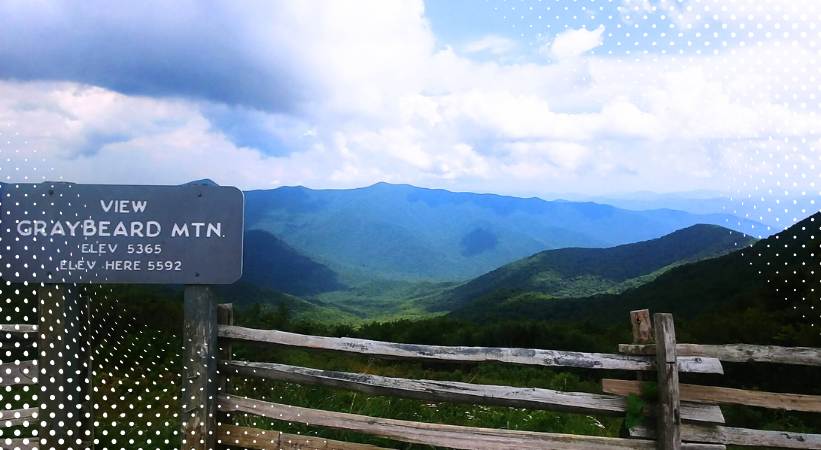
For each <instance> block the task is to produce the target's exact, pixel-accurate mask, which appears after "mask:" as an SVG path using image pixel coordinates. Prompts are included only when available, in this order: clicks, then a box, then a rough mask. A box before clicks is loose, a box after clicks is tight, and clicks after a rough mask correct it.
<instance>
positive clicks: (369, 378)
mask: <svg viewBox="0 0 821 450" xmlns="http://www.w3.org/2000/svg"><path fill="white" fill-rule="evenodd" d="M198 302H199V304H198V305H196V306H191V308H197V309H198V310H199V309H202V308H210V309H209V311H210V312H203V311H191V312H189V311H187V312H186V318H187V319H186V320H187V322H186V330H192V331H191V334H189V335H187V336H186V337H184V339H185V340H184V341H185V342H186V351H185V355H188V358H189V359H188V361H190V362H191V363H194V362H195V364H192V365H191V368H190V369H189V370H192V372H191V376H189V377H187V378H186V380H187V384H186V395H187V397H186V398H185V400H186V404H188V405H194V407H193V409H192V407H189V408H188V409H187V410H185V411H183V413H184V415H183V417H197V418H198V420H197V421H196V423H189V424H187V425H186V428H185V430H186V433H188V435H187V436H186V441H185V442H186V443H185V445H184V447H183V448H184V449H185V450H205V449H212V448H217V447H218V446H229V447H241V448H249V449H261V450H268V449H273V448H277V449H279V448H286V449H287V448H327V449H339V450H375V449H378V448H379V447H375V446H372V445H366V444H358V443H354V442H341V441H334V440H328V439H323V438H317V437H306V436H298V435H288V434H286V433H281V432H279V431H272V430H262V429H256V428H249V427H241V426H237V425H232V424H230V423H220V421H219V420H217V418H216V416H219V415H220V414H231V413H244V414H251V415H255V416H259V417H265V418H268V419H273V420H275V421H280V422H289V423H302V424H306V425H310V426H313V427H320V428H331V429H338V430H346V431H351V432H356V433H361V434H371V435H376V436H380V437H383V438H387V439H389V440H393V441H399V442H407V443H416V444H423V445H431V446H439V447H449V448H459V449H499V448H522V449H558V448H562V449H578V450H592V449H605V448H608V449H612V448H616V449H617V448H638V449H651V448H658V449H682V448H684V449H720V448H725V445H728V444H729V445H751V446H770V447H783V448H821V435H815V434H807V433H791V432H778V431H763V430H750V429H744V428H737V427H732V426H727V425H726V424H725V423H724V422H725V420H724V416H723V414H722V412H721V407H720V405H722V404H734V405H744V406H755V407H765V408H777V409H783V410H787V411H803V412H821V396H814V395H801V394H781V393H773V392H759V391H752V390H744V389H734V388H728V387H718V386H700V385H694V384H681V383H679V381H678V374H679V373H680V372H688V373H695V374H722V373H723V367H722V361H726V362H732V363H741V362H751V361H754V362H773V363H779V364H798V365H804V366H818V365H819V363H818V359H819V349H813V348H788V347H773V346H751V345H740V344H736V345H727V346H717V345H695V344H680V343H678V342H676V336H675V328H674V326H673V317H672V316H671V315H669V314H655V315H654V316H653V318H652V320H651V316H650V314H649V312H648V311H646V310H641V311H634V312H633V313H631V317H630V320H631V323H632V326H633V343H631V344H624V345H621V346H619V350H620V353H615V354H608V353H585V352H568V351H556V350H544V349H526V348H501V347H460V346H438V345H416V344H403V343H395V342H383V341H373V340H366V339H355V338H347V337H325V336H311V335H304V334H297V333H289V332H284V331H278V330H258V329H252V328H247V327H242V326H237V325H234V323H233V312H232V309H231V306H230V305H219V306H218V305H216V304H215V302H214V300H213V298H212V296H211V295H210V294H207V295H204V296H202V297H199V300H198ZM186 306H187V307H188V306H189V305H188V303H186ZM654 322H655V326H654ZM203 336H204V337H205V338H207V339H208V341H207V342H206V345H203V342H201V341H202V339H204V337H203ZM192 337H193V338H192ZM211 339H217V340H218V345H214V344H213V343H212V342H213V341H210V340H211ZM243 342H245V343H255V344H262V345H267V344H270V345H276V346H285V347H297V348H303V349H310V350H318V351H333V352H346V353H356V354H363V355H367V356H368V357H376V358H386V359H411V360H418V361H436V362H442V363H454V364H456V363H458V364H476V363H485V362H495V363H508V364H520V365H528V366H538V367H569V368H578V369H591V370H610V371H617V373H623V372H624V371H632V372H635V373H636V374H637V377H638V379H637V380H617V379H612V378H605V379H603V380H602V392H604V393H603V394H595V393H587V392H565V391H556V390H551V389H542V388H532V387H513V386H498V385H485V384H474V383H464V382H453V381H439V380H424V379H423V380H412V379H405V378H395V377H387V376H382V375H376V374H363V373H348V372H340V371H329V370H320V369H314V368H308V367H298V366H291V365H286V364H278V363H273V362H254V361H236V360H232V353H231V349H230V348H231V345H232V344H237V343H243ZM656 343H660V344H658V345H657V344H656ZM232 377H236V378H246V377H257V378H262V379H269V380H275V381H280V382H288V383H295V384H302V385H315V386H325V387H330V388H335V389H345V390H349V391H355V392H362V393H365V394H369V395H381V396H394V397H403V398H412V399H419V400H424V401H431V402H440V401H441V402H452V403H468V404H482V405H492V406H505V407H516V408H529V409H543V410H551V411H560V412H569V413H581V414H593V415H624V414H627V410H628V407H627V404H628V401H627V397H628V396H630V395H637V396H641V395H642V392H645V391H646V389H643V386H644V385H648V387H649V384H650V383H651V382H650V381H648V380H649V379H650V377H652V378H654V379H655V381H654V382H655V383H656V384H657V387H656V389H655V390H656V391H657V392H658V397H657V399H656V400H654V401H650V400H649V399H648V400H645V403H644V414H645V415H646V416H647V417H648V418H649V417H652V418H653V420H645V422H644V424H642V425H638V426H634V427H632V428H630V429H629V430H627V432H626V435H625V436H627V435H629V437H622V438H611V437H596V436H580V435H568V434H556V433H544V432H530V431H518V430H505V429H490V428H476V427H466V426H456V425H447V424H436V423H424V422H412V421H405V420H396V419H385V418H376V417H369V416H362V415H358V414H351V413H343V412H336V411H324V410H317V409H312V408H305V407H297V406H290V405H284V404H279V403H272V402H266V401H261V400H255V399H250V398H245V397H240V396H236V395H231V394H230V393H229V391H230V384H229V381H230V380H231V379H232ZM209 383H210V384H211V385H212V386H209V385H208V384H209ZM215 392H216V393H215ZM214 408H216V411H217V413H216V414H210V413H209V411H214V410H215V409H214ZM657 430H660V431H661V432H660V433H657Z"/></svg>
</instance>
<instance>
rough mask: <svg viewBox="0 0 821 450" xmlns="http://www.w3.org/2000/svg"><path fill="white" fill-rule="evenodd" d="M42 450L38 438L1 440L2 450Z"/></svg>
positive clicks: (0, 448) (0, 446) (0, 447)
mask: <svg viewBox="0 0 821 450" xmlns="http://www.w3.org/2000/svg"><path fill="white" fill-rule="evenodd" d="M38 448H40V445H39V442H38V439H37V438H33V437H31V438H14V439H9V438H0V450H37V449H38Z"/></svg>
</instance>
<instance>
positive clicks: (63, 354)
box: [0, 284, 94, 450]
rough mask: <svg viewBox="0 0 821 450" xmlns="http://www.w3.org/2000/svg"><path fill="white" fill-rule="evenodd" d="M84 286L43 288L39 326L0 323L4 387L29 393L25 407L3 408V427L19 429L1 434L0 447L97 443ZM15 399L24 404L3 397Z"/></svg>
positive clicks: (30, 449) (33, 449)
mask: <svg viewBox="0 0 821 450" xmlns="http://www.w3.org/2000/svg"><path fill="white" fill-rule="evenodd" d="M80 289H81V288H79V287H77V286H68V285H56V284H55V285H43V286H40V287H38V288H36V289H35V290H36V296H37V301H38V303H37V321H38V323H37V324H0V351H2V353H3V356H2V358H0V360H1V361H0V387H2V388H4V389H6V392H9V390H8V389H11V388H12V387H19V388H20V391H22V392H23V394H25V393H26V392H28V393H29V394H27V395H21V396H20V398H21V400H20V401H24V402H25V403H24V406H25V407H23V408H16V409H0V429H3V430H8V429H11V428H17V429H18V432H16V433H13V435H14V437H13V438H12V437H7V436H8V435H9V434H11V433H9V434H7V433H4V434H3V437H2V438H0V450H12V449H17V450H37V449H51V448H54V449H60V450H62V449H87V448H88V449H90V448H93V447H94V444H93V427H92V419H91V405H90V395H89V394H90V392H91V391H90V386H91V381H90V378H91V373H90V370H91V368H90V364H89V361H90V359H89V351H88V342H87V340H86V338H87V332H86V331H87V330H86V329H85V328H86V326H87V325H86V324H87V314H88V310H87V304H86V300H85V297H84V296H83V295H81V294H80V292H79V291H80ZM20 391H16V392H17V393H18V394H19V393H20ZM9 397H11V396H9ZM13 402H14V403H20V402H19V401H17V400H16V399H13V398H7V399H4V405H11V404H12V403H13ZM6 408H8V406H6Z"/></svg>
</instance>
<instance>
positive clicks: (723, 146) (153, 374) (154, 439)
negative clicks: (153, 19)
mask: <svg viewBox="0 0 821 450" xmlns="http://www.w3.org/2000/svg"><path fill="white" fill-rule="evenodd" d="M486 7H488V8H493V9H494V10H495V11H497V13H498V14H500V15H502V17H503V18H504V19H505V20H506V21H507V22H508V23H509V24H510V26H511V27H512V29H514V30H515V32H516V33H517V34H518V36H519V37H521V38H524V39H525V40H526V41H527V42H528V45H530V46H531V47H533V48H534V49H536V48H539V47H542V46H543V45H545V44H546V43H548V42H549V41H550V40H551V39H553V38H554V37H555V36H556V35H557V34H558V33H561V32H564V31H567V30H571V29H582V28H583V29H586V30H591V31H592V30H601V33H602V35H601V36H602V41H603V45H601V46H599V47H596V48H592V49H591V50H590V51H589V54H590V55H591V56H592V58H590V60H587V61H584V60H582V61H576V62H574V63H572V64H570V65H568V67H569V71H568V74H569V76H571V77H573V81H574V82H577V83H580V84H584V83H590V82H591V81H592V80H591V72H590V71H589V67H590V65H595V64H609V63H611V62H615V63H617V64H618V67H619V70H618V71H614V72H612V73H611V74H610V75H609V76H610V77H611V78H609V79H608V80H605V81H607V82H614V83H615V82H619V83H622V84H623V85H624V86H625V87H626V89H633V90H641V88H642V87H643V86H646V85H651V84H652V83H651V82H652V81H653V80H655V79H657V77H658V76H659V74H658V73H650V72H649V71H648V70H647V67H648V65H647V64H646V63H647V62H652V63H654V64H656V67H657V65H658V64H659V63H661V65H662V66H661V67H663V69H664V70H663V74H666V75H668V76H670V77H673V78H674V79H677V80H680V81H681V82H682V85H683V89H684V84H685V82H686V81H687V80H689V79H692V78H694V77H697V78H699V80H701V81H704V83H703V85H702V87H700V88H699V89H698V90H694V91H692V92H688V94H690V95H691V97H693V98H694V99H700V100H701V101H703V102H704V105H705V114H710V113H711V111H710V107H711V105H716V106H722V107H724V109H722V110H721V111H720V112H717V113H716V118H717V120H716V123H715V124H714V126H713V127H711V128H710V129H707V130H704V129H700V128H698V125H697V124H689V123H682V124H681V128H682V129H681V130H680V134H681V135H693V136H695V137H697V138H698V137H700V136H701V135H704V136H709V137H708V138H704V141H703V142H700V144H703V145H705V146H709V147H710V151H712V152H713V153H715V154H717V155H720V158H719V159H721V160H722V161H723V164H724V166H725V167H726V168H727V169H728V171H727V172H726V173H725V174H724V176H726V179H727V180H726V181H727V185H728V188H729V189H730V190H732V191H733V192H735V195H734V196H733V197H732V198H730V199H728V205H727V211H728V212H731V213H734V214H736V215H737V216H739V217H742V218H744V219H748V220H749V222H744V223H741V222H740V223H738V224H735V225H744V226H749V229H748V232H749V233H750V234H753V235H755V236H760V237H763V236H766V235H769V234H772V233H774V232H778V231H781V230H783V229H785V228H787V227H789V226H791V225H792V224H794V223H796V222H797V221H799V220H801V219H803V218H805V217H807V216H809V215H811V214H813V213H815V212H817V211H818V209H819V207H818V202H819V199H820V198H821V190H819V188H818V186H817V179H818V175H819V172H818V164H819V158H821V155H820V154H819V152H818V151H817V147H818V143H819V136H818V135H819V128H818V111H819V108H821V102H819V90H821V83H818V75H819V47H818V44H819V40H821V27H819V26H818V23H819V20H818V19H819V14H821V2H817V1H815V0H805V1H801V0H797V1H775V0H735V1H734V0H692V1H674V0H669V1H651V0H623V1H614V0H577V1H568V0H541V1H538V0H526V1H522V0H507V1H500V2H492V1H491V2H488V3H486ZM547 57H548V58H550V56H547ZM556 62H557V63H558V61H556ZM750 105H764V108H762V109H760V110H758V111H756V115H757V116H756V117H759V116H760V118H759V119H756V118H750V117H745V116H744V114H746V112H745V111H746V109H745V108H744V107H749V106H750ZM741 119H744V120H741ZM770 119H772V120H774V121H776V123H775V126H769V125H773V124H772V123H769V121H770ZM757 120H759V122H757ZM760 121H768V123H767V125H768V127H767V128H766V129H767V130H775V132H772V131H762V130H764V129H765V128H764V127H761V126H757V124H762V122H760ZM17 139H18V135H17V134H16V133H15V131H14V126H13V124H0V158H1V159H0V161H2V162H3V164H2V165H0V180H2V181H6V182H41V181H59V180H60V179H61V178H60V177H59V174H55V173H54V171H53V169H50V168H49V166H48V164H47V161H45V159H44V158H42V157H41V156H40V155H39V153H38V150H37V149H34V148H31V147H30V146H29V145H28V142H26V141H17ZM664 157H666V158H669V163H670V164H676V163H677V160H676V155H675V154H674V153H671V154H669V155H665V156H664ZM0 202H2V199H0ZM31 213H32V214H36V213H37V211H36V210H32V211H31ZM2 220H3V218H2V217H0V226H8V224H7V223H4V222H3V221H2ZM753 222H755V223H753ZM811 223H812V224H813V225H812V226H819V229H805V230H801V231H806V232H808V233H810V236H811V242H817V241H818V239H817V238H816V236H818V235H819V234H821V223H818V221H815V220H814V221H812V222H811ZM805 228H806V227H805ZM779 241H780V243H779V244H778V248H773V249H772V250H773V251H774V252H775V255H776V257H777V258H776V259H775V261H776V262H775V263H772V262H767V263H766V265H764V266H762V267H761V268H760V271H759V273H760V274H761V275H762V276H763V277H766V279H767V280H768V281H770V282H771V283H773V284H776V285H778V286H777V289H778V292H779V293H781V294H782V295H783V296H784V300H785V302H786V303H787V304H789V305H791V306H792V307H793V308H795V309H796V310H800V311H801V313H802V314H803V316H804V318H806V319H807V320H808V321H810V323H812V324H815V323H816V322H817V321H818V319H819V317H821V316H819V308H817V306H818V297H817V295H815V296H813V295H809V296H808V295H807V293H808V292H809V293H811V294H815V293H817V292H818V288H819V287H818V286H817V284H818V283H819V281H821V279H819V277H817V276H815V278H814V279H796V278H795V277H793V276H792V275H797V274H799V271H798V270H796V269H795V268H797V267H807V266H812V267H816V266H818V265H821V264H820V263H819V259H818V257H817V254H816V252H817V249H813V250H812V251H810V252H809V253H808V252H805V251H802V250H806V249H805V248H804V247H805V245H806V244H804V243H803V241H802V243H798V239H796V238H795V237H793V236H789V235H785V236H783V237H781V238H779ZM0 245H3V246H5V245H6V244H5V243H2V242H0ZM796 246H798V247H800V248H795V247H796ZM32 252H33V254H34V255H36V253H37V249H36V247H32ZM799 255H802V256H799ZM805 255H806V256H805ZM749 256H750V258H751V259H752V260H751V261H750V263H751V264H755V263H756V259H757V258H759V257H761V256H760V255H753V254H750V255H749ZM9 257H11V258H17V257H20V255H7V254H6V253H3V254H2V255H0V275H1V274H2V271H3V270H5V268H6V267H8V266H7V265H6V262H5V261H3V258H9ZM774 266H777V267H774ZM30 267H31V270H33V271H37V270H38V269H41V268H42V267H38V265H37V264H36V261H35V260H33V261H32V262H31V266H30ZM809 273H810V274H811V275H815V270H811V271H810V272H809ZM796 283H797V284H798V285H796ZM807 285H811V286H810V287H806V286H807ZM0 294H2V297H0V298H2V304H0V318H2V320H0V322H2V323H4V324H16V325H19V326H16V327H15V326H14V325H2V326H0V338H2V339H0V341H2V342H0V355H2V357H0V358H2V359H0V406H2V412H0V425H5V426H4V427H0V445H1V446H2V447H3V448H15V447H17V446H20V445H24V444H27V442H28V440H34V441H36V442H41V439H48V437H49V436H51V435H52V434H55V435H56V434H58V431H63V430H58V429H54V428H52V429H46V428H44V427H43V426H42V424H43V423H46V424H49V423H54V422H53V419H55V417H41V415H40V413H39V409H40V407H41V405H44V404H45V405H48V404H49V402H50V401H51V400H53V399H55V398H57V397H56V396H55V395H54V389H57V390H59V388H60V387H61V386H66V384H63V382H64V381H66V378H72V379H73V380H74V381H76V379H77V378H83V377H85V378H86V380H84V381H87V384H88V385H89V386H90V389H89V391H88V392H83V391H72V392H70V393H69V397H70V399H71V400H72V401H73V402H74V403H72V404H63V405H62V407H60V405H58V407H57V410H61V411H63V413H62V414H63V416H61V417H62V418H63V419H65V420H63V421H62V422H60V421H58V422H56V423H57V424H58V426H61V427H65V428H71V429H73V428H76V429H82V430H83V432H84V433H85V432H86V431H88V433H89V434H82V435H78V436H74V435H72V436H69V439H70V442H68V443H67V444H68V445H69V446H72V448H83V446H84V445H85V444H84V443H85V442H88V441H89V440H90V441H91V442H93V443H94V444H95V447H96V448H102V449H133V448H138V449H154V448H156V449H165V448H178V447H179V446H180V444H179V443H180V436H179V435H178V430H179V428H180V427H179V422H180V417H179V412H178V409H179V403H180V399H179V398H178V391H179V390H180V389H181V388H183V387H184V380H181V379H180V378H181V377H180V374H179V367H180V366H181V364H182V361H180V353H179V348H180V346H179V344H180V343H179V342H178V340H177V339H176V338H175V337H174V336H168V335H164V334H160V333H157V332H155V331H152V330H149V329H144V328H141V327H142V325H141V324H140V323H139V322H138V321H137V320H135V319H134V318H133V317H129V316H128V315H126V314H125V313H124V311H126V309H125V307H124V306H125V305H123V304H122V303H121V301H120V300H119V299H118V298H116V294H115V291H114V290H113V289H111V288H106V287H103V286H95V285H91V286H86V287H82V288H81V287H79V286H76V285H70V286H65V287H64V288H63V289H62V290H53V289H51V288H49V287H47V286H44V285H42V284H22V285H16V284H14V285H13V284H11V283H4V284H3V285H2V286H0ZM43 299H47V303H41V302H43V301H44V300H43ZM44 308H57V309H52V310H50V311H45V310H44ZM43 318H46V319H43ZM67 319H69V320H67ZM57 324H59V326H60V327H63V328H65V329H67V330H71V332H70V333H66V334H65V335H61V336H58V337H59V338H60V340H49V339H46V338H44V336H46V335H50V334H53V333H50V332H51V331H53V330H54V329H55V328H54V326H55V325H57ZM33 327H40V328H33ZM78 335H79V336H82V339H79V340H76V339H72V336H78ZM63 338H65V339H64V340H63ZM40 342H49V343H50V344H55V345H56V346H57V347H56V348H39V347H38V345H39V343H40ZM60 345H63V346H64V347H63V348H62V349H61V348H59V346H60ZM69 348H70V349H71V350H78V351H82V352H85V353H87V354H88V359H87V361H88V364H87V365H86V366H85V367H76V368H73V369H74V370H73V371H71V373H61V372H60V370H61V369H60V370H57V372H56V373H55V372H54V371H52V369H51V368H52V367H54V366H55V361H54V360H53V359H52V360H45V361H44V360H42V357H44V356H46V357H47V356H50V355H52V354H53V352H52V351H53V350H57V351H61V350H64V349H69ZM74 381H72V383H73V382H74ZM79 384H80V385H82V384H85V383H79ZM72 385H73V384H72ZM231 385H234V387H235V388H236V389H237V392H238V393H240V394H241V395H247V396H248V397H251V398H257V399H261V400H269V401H277V400H281V399H282V396H281V395H280V394H279V393H278V391H277V388H276V387H274V386H271V385H269V384H266V383H264V382H260V381H259V380H255V379H250V378H246V377H238V376H235V377H230V378H229V386H231ZM183 395H185V393H183ZM228 419H229V420H231V421H232V422H234V423H237V424H239V425H248V426H254V427H259V428H262V427H268V426H269V425H274V422H272V421H269V420H267V419H262V418H259V417H256V416H253V415H249V414H233V415H231V416H229V417H228ZM78 422H80V426H77V423H78ZM275 425H276V426H277V427H283V426H286V427H290V426H292V425H293V424H292V423H290V422H286V423H285V424H275ZM43 432H44V433H45V434H46V436H43ZM280 438H281V436H280V434H279V433H278V432H276V431H272V432H271V435H270V436H261V437H260V439H265V440H267V439H270V442H272V443H273V442H279V439H280ZM46 442H48V441H47V440H46ZM308 445H309V446H311V444H308ZM322 445H324V441H323V440H322V439H321V438H317V444H316V447H317V448H321V447H322Z"/></svg>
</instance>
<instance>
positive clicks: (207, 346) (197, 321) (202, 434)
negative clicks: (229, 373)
mask: <svg viewBox="0 0 821 450" xmlns="http://www.w3.org/2000/svg"><path fill="white" fill-rule="evenodd" d="M183 303H184V313H183V314H184V323H183V355H182V357H183V368H182V369H183V370H182V384H183V386H182V395H181V397H180V399H181V402H180V403H181V406H182V414H181V417H182V433H183V434H182V439H183V445H182V448H183V450H211V449H214V448H216V447H215V446H216V433H217V422H216V402H215V401H214V398H215V397H216V395H217V383H218V380H217V361H216V352H217V302H216V296H215V294H214V291H213V290H212V289H211V287H209V286H186V287H185V294H184V301H183Z"/></svg>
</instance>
